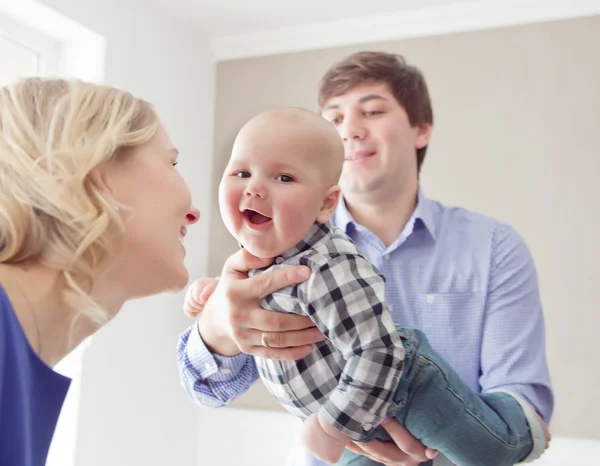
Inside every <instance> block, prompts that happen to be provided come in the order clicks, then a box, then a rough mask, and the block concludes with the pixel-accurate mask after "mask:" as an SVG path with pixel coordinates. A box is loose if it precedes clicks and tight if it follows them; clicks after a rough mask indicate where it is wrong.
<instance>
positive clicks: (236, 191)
mask: <svg viewBox="0 0 600 466" xmlns="http://www.w3.org/2000/svg"><path fill="white" fill-rule="evenodd" d="M316 150H317V149H316V147H315V144H314V143H311V141H307V140H306V138H305V139H299V138H297V137H294V135H292V134H289V133H288V134H286V133H285V132H281V131H277V130H276V129H275V128H272V129H269V130H267V131H261V132H260V133H258V134H255V135H250V136H249V137H246V138H243V139H241V140H240V141H236V144H235V146H234V148H233V152H232V155H231V159H230V160H229V164H228V165H227V167H226V169H225V173H224V174H223V178H222V179H221V184H220V186H219V205H220V209H221V216H222V217H223V221H224V222H225V225H226V226H227V229H228V230H229V231H230V233H231V234H232V235H233V236H234V237H235V238H236V239H237V240H238V241H239V242H240V243H241V244H242V245H243V246H244V248H246V249H247V250H248V251H249V252H250V253H251V254H253V255H255V256H257V257H261V258H273V257H276V256H278V255H280V254H282V253H283V252H285V251H286V250H288V249H290V248H292V247H293V246H295V245H296V244H298V243H299V242H300V240H301V239H302V238H303V237H304V236H305V235H306V233H307V232H308V230H309V229H310V227H311V226H312V225H313V224H314V223H315V221H319V219H320V218H321V212H322V207H323V202H324V197H325V193H326V192H327V189H328V188H329V186H326V182H325V177H323V176H320V173H319V168H320V167H321V166H322V165H321V164H320V163H319V162H318V155H316V153H315V152H316ZM324 220H327V219H324Z"/></svg>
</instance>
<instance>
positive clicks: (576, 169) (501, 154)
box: [209, 17, 600, 438]
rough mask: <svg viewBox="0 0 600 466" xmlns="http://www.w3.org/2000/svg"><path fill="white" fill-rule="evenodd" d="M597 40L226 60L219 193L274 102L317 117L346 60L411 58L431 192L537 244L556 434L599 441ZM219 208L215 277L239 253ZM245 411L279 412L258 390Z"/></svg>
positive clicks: (564, 32) (562, 34)
mask: <svg viewBox="0 0 600 466" xmlns="http://www.w3.org/2000/svg"><path fill="white" fill-rule="evenodd" d="M599 43H600V17H593V18H587V19H578V20H569V21H562V22H553V23H546V24H536V25H527V26H520V27H511V28H503V29H497V30H489V31H480V32H469V33H463V34H453V35H446V36H438V37H431V38H422V39H415V40H405V41H398V42H391V43H385V44H369V45H365V46H363V47H347V48H336V49H330V50H322V51H311V52H305V53H295V54H287V55H280V56H271V57H265V58H257V59H248V60H240V61H233V62H225V63H222V64H220V65H219V66H218V74H217V97H216V122H215V125H216V126H215V131H216V133H215V150H216V154H215V160H214V168H213V183H214V186H213V189H214V190H216V188H217V185H218V180H219V178H220V175H221V172H222V170H223V168H224V166H225V164H226V160H227V157H228V152H229V150H230V148H231V144H232V142H233V138H234V137H235V134H236V131H237V130H238V129H239V128H240V126H241V125H242V124H243V123H244V122H245V121H246V120H247V119H248V118H250V117H251V116H252V115H253V114H255V113H256V112H258V111H260V110H263V109H265V108H267V107H270V106H275V105H299V106H304V107H309V108H315V99H316V86H317V82H318V80H319V78H320V77H321V75H322V73H323V72H324V71H325V70H326V69H327V68H328V66H329V65H330V64H332V62H334V61H336V60H338V59H340V58H342V57H343V56H345V55H347V54H348V53H351V52H354V51H357V50H361V49H372V50H385V51H393V52H400V53H402V54H404V55H405V56H406V57H407V58H408V60H409V61H410V62H412V63H414V64H416V65H418V66H419V67H420V68H421V69H422V70H423V71H424V73H425V76H426V78H427V80H428V83H429V86H430V90H431V94H432V98H433V102H434V111H435V118H436V125H435V130H434V136H433V141H432V143H431V145H430V149H429V153H428V155H427V159H426V161H425V165H424V171H423V174H422V185H423V187H424V189H425V192H426V194H427V195H428V196H430V197H433V198H436V199H439V200H441V201H443V202H444V203H446V204H455V205H461V206H464V207H467V208H470V209H473V210H476V211H480V212H484V213H486V214H489V215H492V216H495V217H497V218H499V219H501V220H504V221H506V222H508V223H510V224H511V225H513V226H514V227H516V228H517V229H518V230H519V232H520V233H521V234H522V235H523V236H524V237H525V239H526V241H527V242H528V244H529V246H530V248H531V251H532V253H533V255H534V257H535V261H536V264H537V267H538V272H539V277H540V283H541V292H542V299H543V304H544V308H545V315H546V323H547V340H548V358H549V361H550V368H551V373H552V378H553V382H554V387H555V393H556V410H555V415H554V418H553V422H552V428H553V431H554V432H555V434H561V435H570V436H586V437H593V438H600V403H599V402H598V397H597V395H596V394H597V393H598V391H599V386H600V371H599V370H598V359H600V348H599V343H598V340H599V338H598V335H599V332H600V312H599V309H598V298H597V295H596V288H595V287H596V286H598V284H597V283H598V280H599V278H600V276H599V274H598V272H597V270H598V266H599V265H600V247H599V246H598V238H600V218H599V214H598V206H597V204H598V200H599V199H600V186H598V181H599V179H600V175H599V171H600V138H599V137H598V133H599V131H598V128H599V127H600V91H599V88H600V85H599V83H600V60H599V59H598V56H599V55H598V49H597V46H598V44H599ZM213 192H214V191H213ZM216 202H217V201H216V198H215V201H214V206H213V207H214V208H213V212H212V218H211V232H210V235H211V236H210V238H211V255H210V258H209V269H210V273H211V274H215V275H216V274H218V273H219V271H220V269H221V266H222V264H223V262H224V260H225V258H226V257H227V256H228V255H229V254H230V253H231V252H233V251H234V250H235V249H236V243H235V242H234V241H233V240H232V239H231V237H230V236H229V234H228V233H227V231H226V230H225V228H224V227H223V225H222V222H221V220H220V217H219V211H218V206H217V205H216ZM237 405H238V406H240V405H245V406H255V407H269V408H272V407H274V406H275V404H274V403H273V402H272V401H271V400H270V399H269V398H268V395H266V394H265V392H264V390H263V389H262V388H260V387H258V388H255V389H254V390H252V391H251V393H250V394H249V395H247V396H246V397H244V398H242V399H241V400H240V401H239V402H238V403H237Z"/></svg>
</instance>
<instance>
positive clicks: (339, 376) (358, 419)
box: [251, 224, 405, 441]
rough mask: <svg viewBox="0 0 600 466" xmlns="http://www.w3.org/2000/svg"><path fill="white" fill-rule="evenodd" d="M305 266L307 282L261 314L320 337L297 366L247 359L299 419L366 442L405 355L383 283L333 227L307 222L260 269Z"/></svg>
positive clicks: (281, 294) (284, 292)
mask: <svg viewBox="0 0 600 466" xmlns="http://www.w3.org/2000/svg"><path fill="white" fill-rule="evenodd" d="M299 264H300V265H306V266H308V267H310V268H311V270H312V274H311V277H310V278H309V279H308V280H307V281H305V282H303V283H301V284H299V285H295V286H289V287H287V288H283V289H281V290H279V291H277V292H276V293H273V294H271V295H269V296H267V297H266V298H264V299H263V302H262V305H263V307H264V308H266V309H270V310H273V311H280V312H289V313H294V314H305V315H307V316H309V317H310V318H311V319H312V321H313V322H314V323H315V324H316V326H317V327H318V328H319V330H321V332H323V334H324V335H325V337H326V340H325V341H323V342H320V343H317V344H315V345H314V350H313V352H312V353H310V354H309V355H308V356H307V357H305V358H303V359H300V360H298V361H275V360H269V359H265V358H258V357H257V358H255V359H256V365H257V367H258V371H259V374H260V376H261V378H262V379H263V382H264V383H265V385H266V386H267V389H268V390H269V391H270V392H271V394H272V395H273V396H275V398H276V399H277V401H278V402H279V403H280V404H281V405H282V406H283V407H284V408H285V409H287V410H288V411H289V412H291V413H292V414H294V415H296V416H299V417H301V418H306V417H308V415H309V414H311V413H315V412H317V411H319V410H320V411H321V412H322V413H323V414H324V415H325V418H326V419H327V421H328V422H329V423H330V424H332V425H333V426H334V427H336V428H337V429H338V430H340V431H341V432H342V433H344V434H346V435H347V436H349V437H351V438H352V439H353V440H359V441H360V440H366V439H368V435H369V433H370V432H371V430H372V429H373V428H374V427H376V426H378V425H379V424H380V423H381V422H382V421H383V420H384V419H385V417H386V414H387V410H388V408H389V405H390V402H391V400H392V397H393V394H394V392H395V390H396V388H397V386H398V382H399V380H400V376H401V374H402V366H403V364H402V361H403V359H404V356H405V352H404V348H403V346H402V343H401V341H400V337H399V336H398V334H397V332H396V326H395V325H394V323H393V321H392V318H391V316H390V313H389V312H388V310H387V308H386V306H385V304H384V301H385V289H384V287H385V279H384V277H383V275H381V273H379V271H378V270H377V268H376V267H375V266H374V265H373V264H371V263H370V262H369V261H368V260H367V259H366V258H365V257H364V256H363V255H362V254H361V253H360V252H359V251H358V249H357V248H356V246H355V245H354V243H353V242H352V240H351V239H350V238H349V237H348V236H346V234H345V233H344V232H343V231H342V230H340V229H339V228H336V227H333V226H331V225H330V224H324V225H320V224H315V225H313V226H312V227H311V229H310V231H309V232H308V233H307V235H306V236H305V237H304V239H303V241H301V242H300V243H299V244H298V245H297V246H296V247H294V248H292V249H290V250H289V251H286V252H285V253H284V254H283V255H281V256H279V257H277V258H276V259H275V263H274V264H273V265H272V266H270V267H269V268H267V269H261V270H255V271H253V272H252V273H251V275H255V274H258V273H263V272H265V271H266V270H269V269H272V268H280V267H285V266H289V265H299Z"/></svg>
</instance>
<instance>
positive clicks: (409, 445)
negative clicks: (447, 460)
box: [382, 418, 429, 461]
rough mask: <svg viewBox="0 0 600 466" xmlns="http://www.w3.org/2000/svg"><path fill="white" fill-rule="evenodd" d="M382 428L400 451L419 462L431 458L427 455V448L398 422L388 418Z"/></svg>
mask: <svg viewBox="0 0 600 466" xmlns="http://www.w3.org/2000/svg"><path fill="white" fill-rule="evenodd" d="M382 427H383V428H384V429H385V430H386V431H387V433H388V434H390V437H392V440H393V442H394V443H395V444H396V445H397V447H398V448H399V449H400V450H402V451H403V452H405V453H407V454H408V455H410V456H411V457H413V458H414V459H418V460H419V461H429V458H428V457H427V455H426V454H425V449H426V448H425V446H424V445H423V444H422V443H421V442H419V441H418V440H417V439H416V438H414V437H413V436H412V435H411V433H410V432H409V431H408V430H406V429H405V428H404V427H403V426H402V425H401V424H400V423H399V422H398V421H396V420H395V419H391V418H388V419H386V420H385V421H384V422H383V424H382Z"/></svg>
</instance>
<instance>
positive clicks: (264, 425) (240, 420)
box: [197, 408, 302, 466]
mask: <svg viewBox="0 0 600 466" xmlns="http://www.w3.org/2000/svg"><path fill="white" fill-rule="evenodd" d="M200 419H201V422H200V424H199V428H198V432H197V449H198V454H199V456H200V461H199V462H198V464H199V465H203V466H283V465H284V464H286V459H287V458H288V456H289V454H290V452H291V451H292V448H293V447H294V446H297V445H299V443H298V441H299V437H298V436H299V433H300V428H301V426H302V423H301V421H300V420H299V419H297V418H296V417H295V416H292V415H291V414H289V413H287V412H276V411H266V410H256V409H230V408H223V409H206V408H204V409H200Z"/></svg>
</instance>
